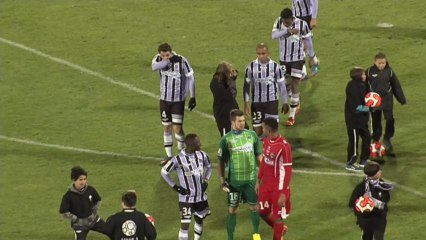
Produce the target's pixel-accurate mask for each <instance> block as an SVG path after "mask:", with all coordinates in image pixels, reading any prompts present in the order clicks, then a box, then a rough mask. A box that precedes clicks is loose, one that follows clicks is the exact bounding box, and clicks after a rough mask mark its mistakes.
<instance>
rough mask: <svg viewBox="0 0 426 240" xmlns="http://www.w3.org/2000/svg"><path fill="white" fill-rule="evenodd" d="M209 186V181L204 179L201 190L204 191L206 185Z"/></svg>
mask: <svg viewBox="0 0 426 240" xmlns="http://www.w3.org/2000/svg"><path fill="white" fill-rule="evenodd" d="M208 186H209V183H208V182H206V181H204V182H203V185H202V189H203V192H205V191H206V190H207V187H208Z"/></svg>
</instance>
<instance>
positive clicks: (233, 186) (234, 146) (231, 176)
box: [218, 109, 261, 240]
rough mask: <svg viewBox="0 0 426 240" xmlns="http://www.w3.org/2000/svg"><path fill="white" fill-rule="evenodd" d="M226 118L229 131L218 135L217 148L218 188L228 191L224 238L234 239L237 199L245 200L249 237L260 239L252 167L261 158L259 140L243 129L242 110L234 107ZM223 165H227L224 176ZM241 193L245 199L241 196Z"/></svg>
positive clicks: (254, 239)
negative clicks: (226, 236)
mask: <svg viewBox="0 0 426 240" xmlns="http://www.w3.org/2000/svg"><path fill="white" fill-rule="evenodd" d="M230 117H231V128H232V130H231V131H230V132H228V133H227V134H225V135H224V136H223V137H222V138H221V140H220V144H219V151H218V158H219V174H220V182H221V187H222V190H223V191H225V192H227V194H228V221H227V231H228V240H233V239H234V231H235V226H236V225H237V217H236V212H237V209H238V205H239V203H240V201H241V200H244V201H247V203H248V204H249V208H250V210H251V213H250V217H251V221H252V224H253V240H260V235H259V222H260V218H259V212H258V207H257V194H256V192H255V189H254V188H255V185H256V176H257V170H256V166H257V165H258V162H259V161H260V158H261V149H260V145H259V139H258V137H257V135H256V133H255V132H254V131H251V130H247V129H245V128H244V126H245V118H244V112H242V111H241V110H238V109H234V110H232V111H231V114H230ZM225 164H228V166H229V172H228V178H227V179H225ZM243 196H244V197H245V199H242V197H243Z"/></svg>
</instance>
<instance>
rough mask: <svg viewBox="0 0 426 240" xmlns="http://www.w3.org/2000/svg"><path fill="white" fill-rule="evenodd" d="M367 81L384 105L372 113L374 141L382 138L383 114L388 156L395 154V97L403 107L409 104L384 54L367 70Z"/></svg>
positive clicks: (384, 139)
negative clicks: (392, 141) (392, 140)
mask: <svg viewBox="0 0 426 240" xmlns="http://www.w3.org/2000/svg"><path fill="white" fill-rule="evenodd" d="M367 79H368V83H369V84H370V90H371V91H372V92H377V93H378V94H379V95H380V97H381V98H382V104H381V106H380V107H378V108H377V109H375V111H374V112H372V113H371V118H372V122H373V137H372V138H373V141H375V142H378V141H379V140H380V137H381V136H382V112H383V116H384V117H385V120H386V128H385V133H384V135H383V143H384V145H385V147H386V151H387V154H388V155H392V154H393V147H392V143H391V138H392V137H393V135H394V132H395V119H394V118H393V96H395V98H396V100H397V101H398V102H399V103H401V104H402V105H404V104H406V103H407V100H406V99H405V95H404V92H403V91H402V87H401V84H400V83H399V80H398V78H397V76H396V74H395V72H394V71H393V70H392V68H391V67H390V66H389V63H388V62H387V60H386V55H385V54H384V53H378V54H376V56H375V61H374V65H373V66H372V67H370V68H368V69H367Z"/></svg>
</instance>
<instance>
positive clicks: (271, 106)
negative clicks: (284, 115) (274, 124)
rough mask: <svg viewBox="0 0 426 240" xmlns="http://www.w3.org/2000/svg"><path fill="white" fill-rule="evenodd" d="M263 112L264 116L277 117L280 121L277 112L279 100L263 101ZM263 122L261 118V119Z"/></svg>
mask: <svg viewBox="0 0 426 240" xmlns="http://www.w3.org/2000/svg"><path fill="white" fill-rule="evenodd" d="M265 104H266V106H265V113H264V114H263V115H264V116H265V118H270V117H271V118H275V119H277V121H280V119H279V117H280V116H279V113H278V105H279V101H278V100H277V101H271V102H267V103H265ZM262 122H263V119H262Z"/></svg>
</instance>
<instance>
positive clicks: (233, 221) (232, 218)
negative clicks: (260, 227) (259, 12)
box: [227, 213, 237, 240]
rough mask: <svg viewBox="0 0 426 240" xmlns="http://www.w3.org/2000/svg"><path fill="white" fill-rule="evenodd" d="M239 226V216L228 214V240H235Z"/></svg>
mask: <svg viewBox="0 0 426 240" xmlns="http://www.w3.org/2000/svg"><path fill="white" fill-rule="evenodd" d="M236 225H237V214H235V213H228V226H227V229H228V240H233V239H234V231H235V226H236Z"/></svg>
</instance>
